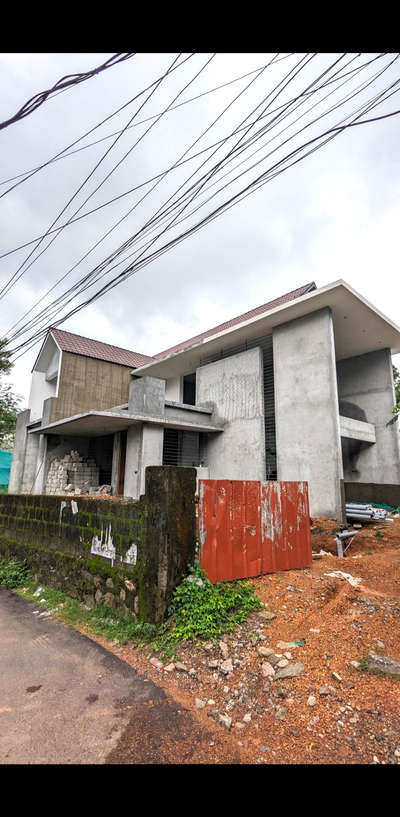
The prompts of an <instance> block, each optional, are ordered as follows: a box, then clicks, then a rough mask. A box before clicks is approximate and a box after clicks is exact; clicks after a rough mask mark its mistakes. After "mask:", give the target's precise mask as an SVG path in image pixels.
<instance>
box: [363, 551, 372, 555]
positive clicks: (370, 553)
mask: <svg viewBox="0 0 400 817" xmlns="http://www.w3.org/2000/svg"><path fill="white" fill-rule="evenodd" d="M364 556H372V550H364Z"/></svg>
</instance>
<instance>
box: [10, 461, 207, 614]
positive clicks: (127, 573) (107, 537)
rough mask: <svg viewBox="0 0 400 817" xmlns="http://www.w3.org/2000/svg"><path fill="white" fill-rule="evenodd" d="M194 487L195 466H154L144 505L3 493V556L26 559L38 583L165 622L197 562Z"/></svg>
mask: <svg viewBox="0 0 400 817" xmlns="http://www.w3.org/2000/svg"><path fill="white" fill-rule="evenodd" d="M195 486H196V471H195V469H194V468H175V467H162V466H160V467H158V466H154V467H151V468H147V469H146V495H144V496H141V497H140V500H138V501H133V500H120V499H108V498H107V499H99V498H97V497H96V498H81V497H76V498H75V499H71V497H67V496H66V497H62V496H57V497H56V496H45V495H31V494H2V495H0V557H3V558H10V559H17V560H21V561H22V560H24V559H26V561H27V563H28V566H29V567H30V568H31V569H32V570H33V571H34V573H35V574H36V576H37V578H38V581H41V582H43V583H44V584H48V585H50V586H53V587H56V588H58V589H61V590H64V591H65V592H66V593H67V594H68V595H71V596H73V597H74V598H78V599H80V600H81V601H84V602H85V603H87V604H90V605H94V604H99V603H105V604H108V605H109V606H110V607H115V608H118V609H120V610H121V612H123V613H124V614H126V615H131V616H133V617H134V618H138V619H140V620H142V621H151V622H153V623H160V622H161V621H162V620H163V619H164V618H165V616H166V613H167V609H168V606H169V604H170V601H171V598H172V594H173V591H174V589H175V587H176V586H177V584H179V582H180V581H181V579H182V578H183V576H184V575H185V574H186V571H187V565H188V564H190V563H191V562H193V559H194V554H195V505H194V495H195ZM152 505H153V506H154V507H152ZM155 510H156V512H154V511H155ZM157 577H158V579H157Z"/></svg>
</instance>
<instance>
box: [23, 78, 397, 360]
mask: <svg viewBox="0 0 400 817" xmlns="http://www.w3.org/2000/svg"><path fill="white" fill-rule="evenodd" d="M398 82H399V81H398ZM397 84H398V83H397ZM399 90H400V89H397V90H396V91H393V92H392V94H390V96H392V95H393V94H394V93H398V91H399ZM383 93H385V92H383ZM380 96H382V94H381V95H380ZM387 98H389V97H386V98H385V99H384V100H381V102H382V101H386V99H387ZM381 102H379V100H378V101H376V102H374V103H370V104H368V105H366V106H364V110H363V111H362V112H361V113H359V114H358V116H357V117H355V119H354V120H353V121H352V122H350V123H347V124H344V125H337V126H335V127H333V128H329V129H328V130H326V131H325V132H324V133H322V134H318V136H316V137H314V138H312V139H310V140H308V141H307V142H305V143H304V144H303V145H301V146H300V147H298V148H296V149H295V150H294V151H292V152H291V153H290V154H288V155H287V156H286V157H284V159H282V160H280V161H279V162H278V163H277V164H276V165H275V166H273V168H272V169H277V168H278V167H279V165H281V164H282V163H283V162H284V161H287V160H288V159H290V158H293V161H291V162H290V164H288V165H287V166H286V167H283V168H281V169H280V170H277V172H275V173H274V175H273V176H270V177H269V178H268V174H269V173H270V171H271V168H270V169H269V170H268V171H265V172H264V173H262V174H261V175H260V176H259V177H257V178H256V179H254V180H253V181H252V182H250V184H248V185H247V186H246V187H245V188H244V189H243V190H241V191H239V193H236V194H235V195H234V196H232V197H231V198H230V199H229V200H227V201H226V202H224V203H223V204H222V205H220V206H219V207H217V208H216V209H215V210H214V211H213V212H212V213H210V214H208V215H207V216H206V217H205V218H204V219H202V220H201V221H200V222H198V223H197V224H196V225H194V226H193V227H191V228H190V229H189V230H187V231H185V232H184V233H183V234H181V235H179V236H178V237H176V238H174V239H173V240H172V241H171V242H168V243H167V244H166V245H164V246H163V247H161V248H159V249H158V250H156V251H155V252H154V253H153V254H152V255H151V256H150V257H148V258H146V259H144V260H143V261H142V262H141V263H140V264H139V265H138V264H134V265H132V266H131V267H128V268H127V269H126V270H124V271H123V272H122V273H120V274H119V275H118V276H116V278H115V279H114V280H113V281H111V282H109V283H108V284H106V285H105V286H104V287H102V289H101V290H99V291H98V292H96V293H95V294H94V295H93V296H92V297H91V298H89V299H87V300H86V301H85V302H83V303H81V304H79V305H78V306H77V307H75V308H74V309H73V310H71V311H70V312H69V313H68V315H66V316H64V317H63V318H61V319H60V320H59V321H57V323H56V324H55V325H59V324H60V323H63V322H64V321H65V320H67V318H69V317H71V316H72V315H74V314H76V313H77V312H78V311H80V310H81V309H83V308H84V307H85V306H87V305H88V304H89V303H93V302H94V301H95V300H97V299H98V298H100V297H102V296H103V295H104V294H105V293H106V292H107V291H109V290H110V289H112V288H114V287H115V286H118V285H119V283H122V281H123V280H126V278H127V277H129V276H130V275H132V274H134V273H135V272H137V271H138V270H139V268H143V266H145V265H147V264H148V263H151V262H152V261H154V260H155V258H156V257H159V255H161V254H163V253H164V252H166V251H168V250H169V249H171V248H172V247H173V246H175V245H176V244H177V243H180V242H181V241H182V240H184V239H185V238H187V237H188V236H189V235H192V234H193V233H194V232H197V231H198V230H199V229H201V228H202V227H203V226H205V224H207V223H209V222H210V221H212V220H214V218H217V217H218V216H219V215H221V214H222V212H225V211H226V210H227V209H230V208H231V207H232V206H234V204H235V203H236V202H237V201H238V199H239V197H240V200H242V199H243V198H245V197H247V195H250V193H251V192H252V191H253V190H254V189H255V188H256V187H258V186H261V185H262V184H265V183H266V182H267V181H270V180H271V179H272V178H275V177H276V175H279V174H280V173H282V172H284V171H285V170H287V169H289V167H291V166H293V165H294V164H297V163H298V162H299V161H302V160H303V159H304V158H306V156H308V155H310V154H311V153H313V152H314V151H315V150H318V149H320V148H321V147H322V146H323V145H324V144H326V143H327V142H328V141H330V140H331V139H333V138H335V136H337V135H339V134H340V133H342V132H344V131H345V130H346V129H347V128H349V127H355V126H356V125H362V124H369V123H371V122H375V121H378V120H382V119H386V118H388V117H391V116H395V115H398V114H399V113H400V109H399V110H395V111H392V112H390V113H388V114H384V115H382V116H378V117H373V118H368V119H365V120H363V119H360V117H362V116H363V115H364V113H365V112H366V110H370V109H371V108H373V107H376V105H377V104H381ZM324 137H327V138H325V139H324ZM322 139H324V141H323V142H321V143H320V144H319V145H314V143H315V142H317V141H318V140H322ZM305 148H310V149H309V150H307V152H306V153H304V155H302V156H300V157H299V158H294V157H295V156H296V155H297V154H298V153H299V152H300V151H302V150H304V149H305ZM46 331H47V329H45V330H41V332H40V333H38V334H37V335H36V336H33V337H32V338H30V339H28V341H26V343H23V344H20V346H18V347H16V348H15V349H14V350H12V352H13V354H14V353H15V352H16V351H19V350H20V349H22V348H24V347H25V346H26V345H27V344H30V345H29V348H31V346H32V345H34V344H35V343H36V342H37V340H38V338H39V337H40V336H42V335H44V334H45V333H46Z"/></svg>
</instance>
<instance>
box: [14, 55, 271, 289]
mask: <svg viewBox="0 0 400 817" xmlns="http://www.w3.org/2000/svg"><path fill="white" fill-rule="evenodd" d="M276 56H277V55H276ZM274 60H275V57H274V58H273V59H272V60H270V62H269V63H267V64H266V65H265V66H263V67H262V68H261V69H260V70H259V71H258V73H257V76H256V77H255V79H257V78H258V77H259V76H260V75H261V73H262V72H263V71H264V70H265V69H266V68H267V67H268V66H269V65H270V64H271V63H272V62H273V61H274ZM207 64H208V63H207ZM255 79H252V80H251V81H250V82H249V83H248V85H247V86H246V87H245V88H244V89H243V90H242V91H240V92H239V94H237V96H236V97H235V98H234V99H233V100H232V102H230V103H229V104H228V105H227V106H226V107H225V108H224V110H223V111H222V113H221V114H219V115H218V116H217V117H216V119H214V120H213V122H212V123H211V125H209V126H208V127H207V128H206V130H205V131H203V133H202V134H201V135H200V137H198V138H197V139H196V140H195V142H193V143H192V145H191V146H190V148H188V149H187V150H186V151H185V152H184V153H183V154H182V156H181V157H180V159H179V160H178V161H180V160H181V159H182V158H183V157H184V156H185V155H186V154H187V153H188V152H190V150H192V148H193V147H194V145H196V144H197V142H199V141H200V139H201V138H203V136H204V135H205V134H206V133H207V132H208V131H209V130H210V129H211V127H213V126H214V125H215V123H216V122H217V121H218V120H219V119H220V118H221V116H223V114H224V113H225V112H226V111H227V110H228V109H229V108H230V107H231V105H232V104H233V103H234V102H235V101H236V100H237V99H238V98H239V97H240V96H241V95H242V94H243V93H244V92H245V91H246V90H247V89H248V88H249V87H250V85H252V84H253V82H254V81H255ZM176 165H177V162H175V163H174V165H173V166H172V167H171V168H170V169H169V170H168V171H167V173H168V172H170V170H172V169H173V168H174V166H176ZM160 180H161V179H160ZM160 180H159V181H160ZM158 183H159V182H157V183H156V184H155V185H153V187H152V188H151V190H150V191H148V193H146V194H145V196H143V197H142V199H140V200H139V202H137V203H136V205H134V207H132V208H131V209H130V210H129V211H128V212H127V213H126V214H125V215H124V216H123V217H122V218H121V219H119V221H117V222H116V224H114V225H113V227H112V228H111V229H110V230H108V232H107V233H106V234H105V235H104V236H103V237H102V238H101V239H100V240H99V241H98V242H97V243H96V244H95V245H94V246H93V247H92V248H91V249H90V250H89V252H87V253H86V254H85V255H84V256H83V258H81V259H80V260H79V261H78V262H77V264H75V265H74V266H73V267H72V268H71V269H70V270H68V272H67V273H65V275H64V276H62V278H61V279H59V281H58V282H57V285H58V283H61V281H62V280H63V279H64V278H65V277H66V276H67V275H68V274H69V273H70V272H71V271H73V269H75V268H76V267H77V266H78V265H79V264H80V263H81V261H82V260H84V259H85V258H86V257H87V256H88V255H89V254H90V253H91V252H92V251H93V250H94V249H95V248H96V247H97V246H98V245H99V243H101V241H103V240H104V239H105V238H106V237H107V236H108V235H110V233H111V232H112V231H113V230H114V229H115V228H116V227H117V226H119V224H120V223H121V222H122V221H123V220H124V219H125V218H127V216H128V215H130V214H131V213H132V212H133V210H134V209H136V207H137V206H138V205H139V204H140V203H141V202H142V201H143V200H144V198H146V197H147V196H148V195H149V194H150V193H151V192H152V191H153V190H154V188H155V187H156V186H157V184H158ZM178 189H180V188H178ZM15 283H16V282H15ZM51 289H54V286H53V287H52V288H51ZM50 291H51V290H49V291H48V292H50ZM48 292H47V293H46V295H47V294H48ZM0 295H1V293H0ZM46 295H45V296H44V297H46ZM41 300H43V299H41ZM36 305H37V304H36Z"/></svg>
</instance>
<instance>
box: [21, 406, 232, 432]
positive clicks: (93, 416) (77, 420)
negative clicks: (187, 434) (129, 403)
mask: <svg viewBox="0 0 400 817" xmlns="http://www.w3.org/2000/svg"><path fill="white" fill-rule="evenodd" d="M137 423H147V424H152V425H157V426H163V427H164V428H176V429H181V430H183V431H202V432H207V433H211V434H212V433H215V432H220V431H223V430H224V429H223V426H213V425H208V424H206V423H204V424H202V423H190V422H189V421H187V420H185V421H182V420H181V421H179V420H176V419H169V418H166V417H148V416H146V415H141V414H129V413H128V412H113V411H87V412H85V413H84V414H76V415H74V416H73V417H66V418H65V419H63V420H58V421H57V422H56V423H49V425H47V426H38V427H36V428H34V429H31V430H30V431H29V434H63V435H66V436H69V435H70V436H77V437H103V436H105V435H106V434H115V432H117V431H124V430H125V429H127V428H129V427H130V426H131V425H135V424H137Z"/></svg>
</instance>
